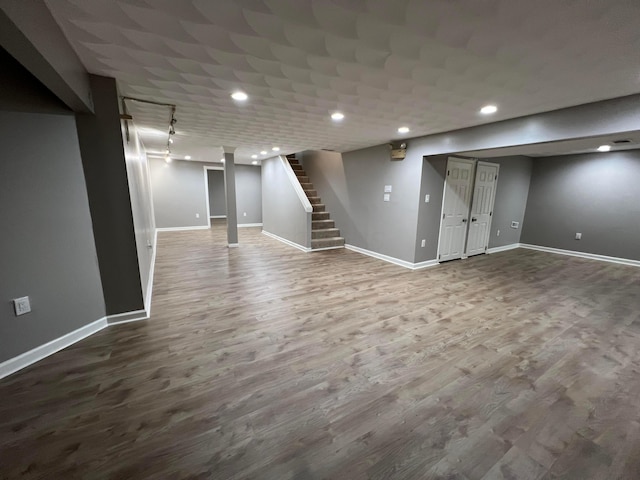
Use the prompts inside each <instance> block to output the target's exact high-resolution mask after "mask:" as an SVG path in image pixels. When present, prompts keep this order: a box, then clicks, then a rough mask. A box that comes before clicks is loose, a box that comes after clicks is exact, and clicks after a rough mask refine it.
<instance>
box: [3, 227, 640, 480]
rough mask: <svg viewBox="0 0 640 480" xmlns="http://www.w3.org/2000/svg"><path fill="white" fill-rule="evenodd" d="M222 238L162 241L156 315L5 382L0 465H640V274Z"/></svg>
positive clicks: (70, 469)
mask: <svg viewBox="0 0 640 480" xmlns="http://www.w3.org/2000/svg"><path fill="white" fill-rule="evenodd" d="M224 239H225V235H224V231H223V230H222V228H221V227H219V226H217V227H215V228H214V229H213V230H211V231H193V232H172V233H161V234H160V235H159V247H158V256H157V264H156V276H155V285H154V292H153V293H154V295H153V308H152V318H151V319H150V320H148V321H144V322H137V323H129V324H123V325H118V326H112V327H109V328H108V329H106V330H103V331H101V332H99V333H97V334H96V335H94V336H92V337H90V338H88V339H86V340H84V341H82V342H79V343H77V344H75V345H74V346H72V347H70V348H68V349H66V350H64V351H62V352H59V353H57V354H55V355H53V356H51V357H49V358H47V359H45V360H43V361H41V362H39V363H37V364H36V365H34V366H32V367H30V368H28V369H25V370H23V371H21V372H18V373H16V374H14V375H12V376H10V377H8V378H5V379H4V380H2V381H0V402H1V403H0V440H1V449H0V478H3V479H13V478H38V479H75V478H81V479H103V478H104V479H111V478H113V479H205V478H206V479H278V480H281V479H303V480H304V479H325V478H326V479H348V480H358V479H436V478H441V479H469V480H472V479H501V478H504V479H539V478H545V479H555V478H562V479H569V478H575V479H580V480H584V479H638V478H640V375H639V373H640V372H639V370H640V348H639V347H640V295H639V292H640V269H637V268H634V267H627V266H622V265H615V264H608V263H602V262H596V261H589V260H583V259H578V258H572V257H565V256H560V255H553V254H546V253H540V252H534V251H527V250H513V251H509V252H504V253H500V254H494V255H483V256H479V257H474V258H471V259H468V260H465V261H459V262H451V263H448V264H444V265H440V266H437V267H434V268H431V269H426V270H421V271H415V272H412V271H408V270H405V269H403V268H401V267H397V266H394V265H391V264H387V263H384V262H382V261H379V260H375V259H372V258H368V257H365V256H362V255H360V254H357V253H354V252H350V251H347V250H333V251H325V252H317V253H311V254H305V253H303V252H300V251H298V250H296V249H293V248H291V247H288V246H286V245H283V244H280V243H279V242H277V241H275V240H272V239H270V238H267V237H266V236H264V235H261V234H260V233H259V229H253V228H252V229H241V230H240V242H241V247H240V248H237V249H228V248H227V247H226V246H225V240H224ZM87 320H93V319H87Z"/></svg>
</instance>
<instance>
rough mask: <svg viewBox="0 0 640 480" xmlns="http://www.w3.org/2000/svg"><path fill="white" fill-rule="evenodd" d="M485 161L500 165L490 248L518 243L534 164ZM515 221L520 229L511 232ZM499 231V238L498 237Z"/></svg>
mask: <svg viewBox="0 0 640 480" xmlns="http://www.w3.org/2000/svg"><path fill="white" fill-rule="evenodd" d="M483 160H484V161H486V162H492V163H498V164H500V173H499V176H498V187H497V189H496V202H495V207H494V209H493V220H492V221H491V236H490V237H489V248H494V247H502V246H504V245H511V244H514V243H519V242H520V237H521V233H522V228H523V226H524V214H525V209H526V206H527V198H528V196H529V182H530V181H531V168H532V160H531V158H529V157H523V156H513V157H501V158H486V159H483ZM512 221H516V222H520V228H511V222H512ZM498 230H500V236H498V235H497V232H498Z"/></svg>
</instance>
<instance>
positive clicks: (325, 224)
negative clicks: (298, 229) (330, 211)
mask: <svg viewBox="0 0 640 480" xmlns="http://www.w3.org/2000/svg"><path fill="white" fill-rule="evenodd" d="M335 226H336V223H335V222H334V221H333V220H311V230H321V229H323V228H334V227H335Z"/></svg>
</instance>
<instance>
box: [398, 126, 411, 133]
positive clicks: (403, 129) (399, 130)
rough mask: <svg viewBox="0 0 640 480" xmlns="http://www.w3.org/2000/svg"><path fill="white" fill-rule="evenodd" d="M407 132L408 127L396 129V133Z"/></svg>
mask: <svg viewBox="0 0 640 480" xmlns="http://www.w3.org/2000/svg"><path fill="white" fill-rule="evenodd" d="M409 132H410V130H409V127H400V128H399V129H398V133H409Z"/></svg>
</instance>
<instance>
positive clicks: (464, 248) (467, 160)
mask: <svg viewBox="0 0 640 480" xmlns="http://www.w3.org/2000/svg"><path fill="white" fill-rule="evenodd" d="M450 160H455V161H456V162H460V161H462V162H465V163H470V164H471V165H472V166H473V170H472V171H471V179H472V181H473V182H475V174H476V159H475V158H462V157H454V156H450V157H448V158H447V165H446V166H445V171H444V184H443V189H442V208H441V209H440V228H439V229H438V251H437V252H436V259H437V260H438V263H439V262H440V238H441V233H442V220H443V218H442V217H443V215H444V199H445V196H446V195H447V179H448V178H449V176H448V175H447V171H448V170H449V161H450ZM473 186H474V183H472V184H471V187H472V188H471V194H472V201H473ZM470 211H471V202H469V207H468V208H467V233H466V235H465V236H464V245H463V246H462V259H463V260H464V259H465V258H467V238H468V236H469V212H470Z"/></svg>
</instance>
